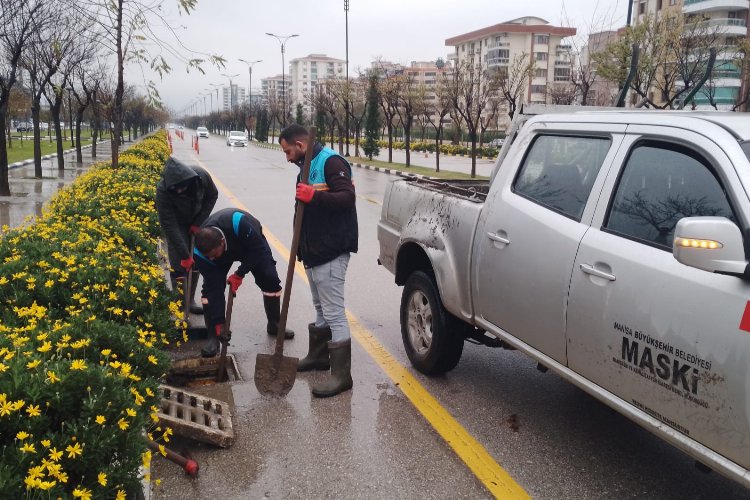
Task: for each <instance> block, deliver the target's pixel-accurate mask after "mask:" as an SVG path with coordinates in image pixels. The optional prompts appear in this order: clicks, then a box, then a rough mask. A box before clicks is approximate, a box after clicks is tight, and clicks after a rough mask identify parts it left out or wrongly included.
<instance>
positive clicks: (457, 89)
mask: <svg viewBox="0 0 750 500" xmlns="http://www.w3.org/2000/svg"><path fill="white" fill-rule="evenodd" d="M497 84H498V81H497V79H496V78H495V77H494V76H493V75H491V74H490V73H489V72H488V71H487V70H486V69H485V68H484V66H483V65H482V64H474V63H473V62H472V61H465V62H464V63H463V64H460V65H458V66H457V67H456V68H455V71H454V72H453V80H452V85H451V94H452V100H453V106H454V107H455V109H456V110H457V111H458V113H459V114H460V115H461V116H462V117H463V119H464V120H465V121H466V128H467V129H468V132H469V140H470V141H471V177H476V175H477V140H478V132H479V127H480V123H481V119H482V114H483V113H484V111H485V108H486V107H487V105H488V103H489V101H490V97H491V96H492V95H493V94H494V93H495V92H496V91H497Z"/></svg>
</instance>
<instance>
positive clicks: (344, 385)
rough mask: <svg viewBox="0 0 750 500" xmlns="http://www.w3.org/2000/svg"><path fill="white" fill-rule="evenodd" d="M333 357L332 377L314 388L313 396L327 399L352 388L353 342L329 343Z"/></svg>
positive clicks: (348, 340) (349, 340) (329, 349)
mask: <svg viewBox="0 0 750 500" xmlns="http://www.w3.org/2000/svg"><path fill="white" fill-rule="evenodd" d="M328 351H329V352H330V356H331V376H330V377H328V379H326V380H325V381H323V382H321V383H320V384H318V385H316V386H313V390H312V393H313V396H316V397H319V398H327V397H330V396H335V395H336V394H340V393H342V392H344V391H348V390H349V389H351V388H352V385H353V383H352V340H351V339H346V340H341V341H339V342H328Z"/></svg>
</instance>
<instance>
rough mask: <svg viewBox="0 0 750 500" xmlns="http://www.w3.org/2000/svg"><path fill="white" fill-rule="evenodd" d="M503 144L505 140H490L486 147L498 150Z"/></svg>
mask: <svg viewBox="0 0 750 500" xmlns="http://www.w3.org/2000/svg"><path fill="white" fill-rule="evenodd" d="M504 143H505V139H503V138H500V137H498V138H497V139H492V140H491V141H490V142H489V144H488V146H489V147H491V148H498V149H500V148H501V147H503V144H504Z"/></svg>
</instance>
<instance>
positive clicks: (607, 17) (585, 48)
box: [550, 1, 620, 106]
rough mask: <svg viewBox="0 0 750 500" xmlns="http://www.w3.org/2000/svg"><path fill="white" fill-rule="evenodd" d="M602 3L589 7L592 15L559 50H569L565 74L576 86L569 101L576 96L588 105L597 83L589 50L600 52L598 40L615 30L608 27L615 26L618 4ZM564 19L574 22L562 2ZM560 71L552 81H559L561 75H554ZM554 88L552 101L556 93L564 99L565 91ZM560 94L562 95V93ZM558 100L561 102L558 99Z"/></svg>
mask: <svg viewBox="0 0 750 500" xmlns="http://www.w3.org/2000/svg"><path fill="white" fill-rule="evenodd" d="M601 7H602V4H601V3H599V1H597V2H596V3H595V5H594V7H593V9H592V10H591V11H590V12H591V16H590V17H589V18H588V20H587V21H586V27H585V29H583V30H582V31H581V32H579V33H577V34H576V35H575V36H571V37H568V38H566V39H565V41H566V43H567V44H568V45H569V49H567V48H565V47H562V50H569V51H570V53H571V54H572V55H574V56H575V57H571V59H570V75H569V78H566V80H567V81H569V82H570V83H571V84H572V85H573V86H574V88H575V92H574V96H573V100H572V101H571V103H572V102H575V101H576V100H577V101H578V102H579V103H580V104H581V105H582V106H589V105H591V104H592V103H591V102H590V101H591V93H592V90H593V88H594V87H595V86H596V83H597V77H598V73H597V71H596V67H595V65H594V64H592V62H593V61H592V60H591V54H593V53H596V52H599V51H600V50H601V49H602V48H603V47H602V46H601V42H602V41H603V40H606V39H607V37H608V36H610V35H611V34H614V32H613V31H609V30H611V29H612V27H613V26H615V23H616V19H617V18H618V15H619V14H620V12H619V9H618V8H617V6H614V7H612V8H609V9H606V8H604V9H601ZM563 19H564V24H566V25H568V26H572V25H573V23H572V22H571V20H570V17H569V15H568V12H567V9H566V6H565V4H564V3H563ZM558 69H559V70H562V68H555V70H558ZM559 76H562V75H553V79H554V81H555V82H561V81H562V78H561V79H559V80H558V79H557V77H559ZM561 90H562V89H557V90H556V91H555V94H556V95H553V94H552V93H550V96H551V97H552V100H553V102H554V101H555V98H556V97H557V98H558V99H559V100H561V101H567V100H568V99H567V95H568V92H567V91H564V92H562V91H561ZM561 94H562V95H561ZM561 104H563V103H562V102H561Z"/></svg>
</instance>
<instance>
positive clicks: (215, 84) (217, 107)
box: [208, 83, 221, 111]
mask: <svg viewBox="0 0 750 500" xmlns="http://www.w3.org/2000/svg"><path fill="white" fill-rule="evenodd" d="M208 86H209V87H213V88H214V90H215V91H216V111H221V110H220V109H219V87H221V84H220V83H209V84H208Z"/></svg>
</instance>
